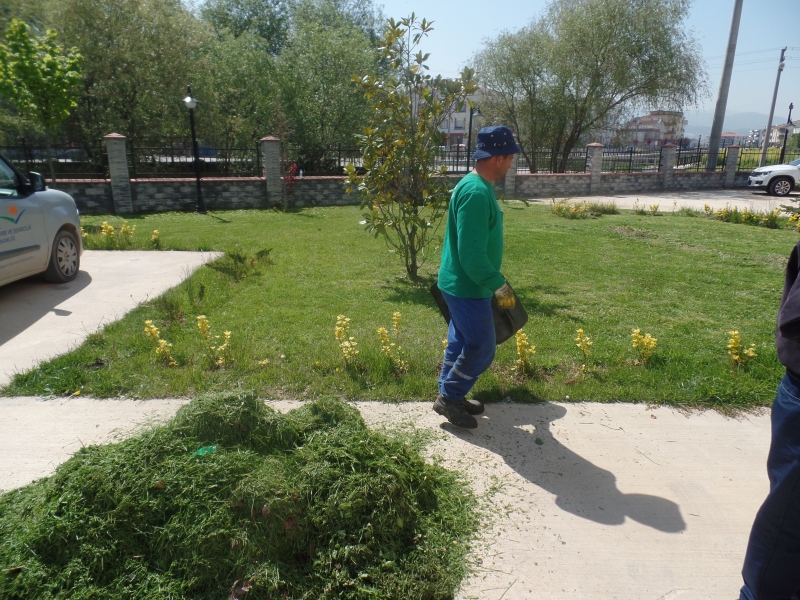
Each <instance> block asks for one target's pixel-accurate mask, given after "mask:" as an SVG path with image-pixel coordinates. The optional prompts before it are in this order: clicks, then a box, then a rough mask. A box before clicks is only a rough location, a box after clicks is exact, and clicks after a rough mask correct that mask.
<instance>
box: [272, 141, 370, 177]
mask: <svg viewBox="0 0 800 600" xmlns="http://www.w3.org/2000/svg"><path fill="white" fill-rule="evenodd" d="M282 150H283V156H282V158H281V172H282V173H288V172H289V170H290V169H291V168H292V167H291V166H292V165H293V164H294V170H295V171H296V173H295V175H297V176H298V177H299V176H300V175H301V174H302V176H304V177H305V176H309V177H310V176H334V175H344V172H345V171H344V168H345V167H346V166H347V165H349V164H352V165H354V166H355V167H356V168H359V167H361V165H362V160H361V151H360V150H359V149H358V148H355V147H346V146H342V145H341V144H337V145H335V146H331V147H329V148H325V149H322V150H320V149H318V148H317V149H314V150H310V151H309V150H307V149H304V148H301V147H300V146H296V145H292V144H286V145H284V146H283V149H282ZM301 171H302V173H301Z"/></svg>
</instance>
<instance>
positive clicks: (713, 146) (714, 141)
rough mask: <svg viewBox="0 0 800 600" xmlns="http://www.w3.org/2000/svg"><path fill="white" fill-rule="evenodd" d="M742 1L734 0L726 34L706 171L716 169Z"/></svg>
mask: <svg viewBox="0 0 800 600" xmlns="http://www.w3.org/2000/svg"><path fill="white" fill-rule="evenodd" d="M742 2H743V0H736V1H735V3H734V5H733V18H732V19H731V32H730V34H729V35H728V52H727V53H726V54H725V66H724V67H723V69H722V81H720V82H719V94H718V95H717V108H716V110H714V122H713V123H712V124H711V137H710V138H709V140H708V160H707V162H706V171H716V170H717V153H718V152H719V140H720V136H721V135H722V125H723V123H724V122H725V109H726V107H727V106H728V90H729V89H730V87H731V72H732V71H733V59H734V58H735V56H736V41H737V40H738V39H739V21H740V20H741V18H742Z"/></svg>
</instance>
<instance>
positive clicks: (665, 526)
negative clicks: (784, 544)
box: [442, 403, 686, 533]
mask: <svg viewBox="0 0 800 600" xmlns="http://www.w3.org/2000/svg"><path fill="white" fill-rule="evenodd" d="M566 413H567V409H566V408H564V407H563V406H558V405H556V404H550V403H543V404H536V405H503V406H502V408H501V407H500V406H497V405H495V406H492V405H488V406H487V407H486V415H487V416H488V417H489V418H488V419H479V428H478V429H476V430H473V431H474V433H473V432H472V431H466V430H464V429H459V428H457V427H454V426H452V425H450V424H449V423H446V424H444V425H442V428H443V429H445V430H447V431H448V432H450V433H452V434H453V435H455V436H457V437H459V438H461V439H462V440H464V441H467V442H469V443H471V444H473V445H475V446H478V447H481V448H485V449H487V450H489V451H491V452H493V453H495V454H498V455H500V456H502V457H503V459H504V460H505V461H506V463H507V464H508V466H509V467H511V468H512V469H514V471H516V472H517V473H519V474H520V475H521V476H522V477H524V478H525V479H527V480H528V481H530V482H531V483H533V484H535V485H537V486H539V487H540V488H542V489H543V490H546V491H548V492H550V493H551V494H554V495H555V496H556V505H557V506H558V507H559V508H561V509H562V510H565V511H567V512H569V513H572V514H574V515H577V516H579V517H583V518H584V519H589V520H591V521H595V522H596V523H601V524H603V525H621V524H623V523H624V522H625V517H629V518H631V519H633V520H634V521H637V522H639V523H641V524H642V525H647V526H648V527H652V528H653V529H657V530H658V531H664V532H667V533H678V532H681V531H684V530H685V529H686V523H685V522H684V520H683V517H682V516H681V511H680V507H679V506H678V505H677V504H676V503H674V502H672V501H671V500H667V499H666V498H660V497H658V496H649V495H646V494H623V493H622V492H621V491H620V490H619V489H617V484H616V477H615V476H614V474H613V473H611V472H610V471H606V470H605V469H602V468H600V467H598V466H597V465H595V464H593V463H591V462H590V461H588V460H587V459H585V458H584V457H582V456H580V455H579V454H576V453H575V452H573V451H572V450H570V449H569V448H568V447H566V446H565V445H564V444H562V443H561V442H559V441H558V440H557V439H556V438H555V437H554V436H553V434H552V433H551V432H550V423H552V422H553V421H555V420H557V419H560V418H562V417H563V416H564V415H565V414H566ZM526 425H534V426H535V431H533V432H531V431H526V430H525V429H522V428H521V427H522V426H526ZM537 438H538V439H539V440H540V442H541V443H540V444H537V443H536V440H537Z"/></svg>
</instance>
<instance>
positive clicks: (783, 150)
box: [778, 102, 794, 164]
mask: <svg viewBox="0 0 800 600" xmlns="http://www.w3.org/2000/svg"><path fill="white" fill-rule="evenodd" d="M792 110H794V102H790V103H789V118H788V119H786V129H784V130H783V148H781V159H780V160H779V161H778V162H779V163H780V164H783V159H784V158H786V140H787V139H788V138H789V125H794V123H792Z"/></svg>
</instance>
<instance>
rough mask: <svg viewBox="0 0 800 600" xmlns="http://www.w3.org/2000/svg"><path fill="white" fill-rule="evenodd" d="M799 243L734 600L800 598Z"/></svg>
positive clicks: (787, 286) (778, 335) (786, 291)
mask: <svg viewBox="0 0 800 600" xmlns="http://www.w3.org/2000/svg"><path fill="white" fill-rule="evenodd" d="M798 275H800V242H798V244H797V245H796V246H795V247H794V250H792V253H791V255H790V256H789V263H788V264H787V266H786V280H785V283H784V286H783V296H782V297H781V307H780V310H779V311H778V324H777V327H776V331H775V345H776V346H777V349H778V358H779V359H780V361H781V363H782V364H783V366H785V367H786V374H785V375H784V376H783V379H782V380H781V383H780V385H779V386H778V392H777V394H776V396H775V402H774V403H773V404H772V415H771V422H772V442H771V443H770V448H769V456H768V458H767V474H768V475H769V484H770V485H769V494H768V495H767V499H766V500H764V504H762V505H761V508H760V509H759V510H758V514H756V518H755V521H754V523H753V529H752V531H751V532H750V541H749V542H748V544H747V553H746V554H745V559H744V567H743V568H742V577H743V579H744V586H742V589H741V592H740V595H739V600H792V599H797V598H800V279H798Z"/></svg>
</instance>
